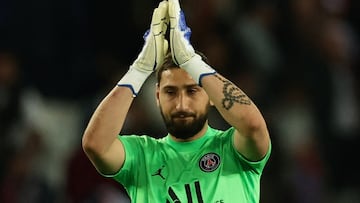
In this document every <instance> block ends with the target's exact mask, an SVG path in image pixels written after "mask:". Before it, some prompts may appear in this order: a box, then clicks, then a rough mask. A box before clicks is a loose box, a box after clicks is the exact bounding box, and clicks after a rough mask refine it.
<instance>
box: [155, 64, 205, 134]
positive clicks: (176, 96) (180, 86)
mask: <svg viewBox="0 0 360 203" xmlns="http://www.w3.org/2000/svg"><path fill="white" fill-rule="evenodd" d="M156 94H157V104H158V106H159V107H160V112H161V115H162V117H163V119H164V122H165V126H166V128H167V130H168V132H169V133H170V134H171V135H173V136H174V137H176V138H179V139H187V138H190V137H192V136H194V135H195V134H196V133H198V132H199V131H200V130H201V129H202V128H203V127H204V124H205V123H206V121H207V114H208V110H209V107H210V101H209V97H208V95H207V94H206V92H205V90H204V89H203V88H201V87H200V86H199V85H197V83H196V82H195V81H194V80H193V79H192V78H191V76H190V75H189V74H188V73H187V72H186V71H184V70H182V69H180V68H174V69H169V70H166V71H164V72H163V73H162V78H161V81H160V83H159V84H158V87H157V91H156Z"/></svg>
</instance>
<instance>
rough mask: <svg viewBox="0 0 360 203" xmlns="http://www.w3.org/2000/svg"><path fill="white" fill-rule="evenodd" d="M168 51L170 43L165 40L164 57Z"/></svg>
mask: <svg viewBox="0 0 360 203" xmlns="http://www.w3.org/2000/svg"><path fill="white" fill-rule="evenodd" d="M168 50H169V42H168V41H167V40H166V39H164V55H166V54H167V52H168Z"/></svg>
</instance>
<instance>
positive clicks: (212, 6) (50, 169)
mask: <svg viewBox="0 0 360 203" xmlns="http://www.w3.org/2000/svg"><path fill="white" fill-rule="evenodd" d="M181 3H182V7H183V10H184V11H185V13H186V16H187V22H188V24H189V26H190V27H191V28H192V31H193V34H192V38H191V40H192V43H193V45H194V47H195V48H197V49H198V50H200V51H202V52H204V53H205V54H206V55H207V56H208V58H209V59H210V62H211V65H212V66H213V67H214V68H215V69H217V70H218V71H219V72H220V73H222V74H223V75H224V76H226V77H228V78H229V79H231V80H232V81H233V82H234V83H236V84H237V85H239V86H240V87H241V88H242V89H243V90H244V91H245V92H247V93H248V95H249V96H250V97H251V98H252V99H253V100H254V102H255V103H256V104H257V105H258V106H259V108H260V109H261V111H262V112H263V114H264V117H265V119H266V120H267V123H268V126H269V130H270V133H271V137H272V142H273V153H272V157H271V159H270V161H269V164H268V165H267V167H266V169H265V171H264V174H263V178H262V186H261V187H262V188H261V191H262V192H261V202H263V203H265V202H266V203H289V202H291V203H322V202H326V203H355V202H360V178H359V177H360V174H359V171H360V170H359V169H360V167H359V164H358V160H359V148H358V147H359V144H360V135H359V130H360V129H359V126H360V125H359V121H360V110H359V108H360V100H359V99H360V97H359V96H360V95H359V93H360V91H359V89H360V87H359V85H360V78H359V75H360V74H359V32H360V31H359V22H360V19H359V16H360V15H359V13H358V12H359V11H360V10H359V1H355V0H196V1H194V0H193V1H190V0H183V1H182V2H181ZM157 4H158V1H154V0H153V1H145V0H132V1H114V0H101V1H95V0H87V1H85V0H61V1H60V0H52V1H47V0H32V1H27V0H1V1H0V202H4V203H13V202H14V203H15V202H16V203H18V202H27V203H32V202H34V203H35V202H36V203H42V202H44V203H45V202H46V203H51V202H54V203H58V202H59V203H60V202H69V203H81V202H91V203H100V202H101V203H110V202H111V203H113V202H128V200H127V197H126V195H125V193H124V192H123V188H122V187H121V186H120V185H119V184H117V183H115V182H114V181H112V180H107V179H105V178H103V177H101V176H100V175H99V174H98V173H97V172H96V171H95V169H94V168H93V167H92V165H91V164H90V162H89V161H88V160H87V159H86V157H85V155H84V153H83V151H82V149H81V137H82V132H83V130H84V128H85V126H86V124H87V122H88V120H89V118H90V116H91V113H92V112H93V110H94V108H95V107H96V105H97V104H98V102H99V101H100V99H101V98H102V97H103V96H105V95H106V93H107V92H108V91H109V90H110V88H112V87H113V86H114V85H115V84H116V82H117V81H118V80H119V79H120V78H121V76H122V74H123V73H124V72H125V71H126V70H127V68H128V65H129V64H130V63H131V62H132V61H133V60H134V59H135V57H136V56H137V54H138V52H139V50H140V49H141V46H142V44H143V40H142V35H143V33H144V31H145V30H146V29H147V28H148V25H149V23H150V18H151V13H152V9H153V8H154V7H155V6H156V5H157ZM153 93H154V78H150V79H149V80H148V81H147V82H146V83H145V86H144V87H143V89H142V92H141V94H140V96H139V97H138V98H137V99H136V100H135V103H134V105H133V108H132V109H131V111H130V116H129V117H128V119H127V121H126V122H127V126H126V129H124V133H139V134H149V135H151V136H154V137H162V136H164V135H165V129H164V126H163V125H162V120H161V117H160V115H159V113H158V110H157V107H156V105H155V98H154V94H153ZM210 123H211V124H212V125H213V126H215V127H218V128H226V127H227V124H226V123H225V122H224V121H223V120H222V119H221V117H219V115H218V114H217V112H216V111H212V112H211V113H210Z"/></svg>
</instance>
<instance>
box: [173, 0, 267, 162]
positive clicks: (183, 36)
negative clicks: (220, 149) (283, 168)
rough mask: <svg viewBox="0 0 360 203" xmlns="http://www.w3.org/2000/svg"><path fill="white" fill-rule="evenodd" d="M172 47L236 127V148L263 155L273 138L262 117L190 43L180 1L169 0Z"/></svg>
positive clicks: (253, 155)
mask: <svg viewBox="0 0 360 203" xmlns="http://www.w3.org/2000/svg"><path fill="white" fill-rule="evenodd" d="M169 16H170V45H171V46H170V47H171V52H172V56H173V60H174V62H175V63H176V64H177V65H179V66H180V67H181V68H183V69H184V70H186V71H187V72H188V73H189V74H190V75H191V76H192V77H193V78H194V80H195V81H197V82H198V83H199V84H200V85H201V86H202V87H203V88H204V89H205V91H206V92H207V94H208V95H209V97H210V100H211V101H212V102H213V103H214V104H215V106H216V108H217V109H218V111H219V112H220V114H221V115H222V116H223V118H224V119H225V120H226V121H227V122H228V123H229V124H230V125H231V126H233V127H234V128H235V129H236V131H235V134H234V145H235V148H236V150H237V151H238V152H239V153H241V154H242V155H243V156H245V157H246V158H247V159H249V160H252V161H257V160H260V159H261V158H263V157H264V156H265V154H266V152H267V150H268V148H269V144H270V138H269V133H268V130H267V127H266V123H265V121H264V118H263V116H262V115H261V113H260V111H259V109H258V108H257V107H256V106H255V104H254V103H253V102H252V101H251V99H250V98H248V96H247V95H246V94H245V93H244V92H243V91H242V90H241V89H240V88H239V87H237V86H236V85H235V84H233V83H232V82H231V81H229V80H228V79H226V78H224V77H223V76H221V75H220V74H218V73H216V71H215V70H214V69H213V68H211V67H210V66H209V65H208V64H206V63H205V62H204V61H203V60H202V58H201V56H200V55H198V54H196V53H195V51H194V49H193V47H192V45H191V44H190V40H189V38H190V35H191V30H190V28H189V27H188V26H187V25H186V22H185V16H184V13H183V12H182V11H181V8H180V5H179V0H169Z"/></svg>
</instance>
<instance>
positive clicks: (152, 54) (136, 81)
mask: <svg viewBox="0 0 360 203" xmlns="http://www.w3.org/2000/svg"><path fill="white" fill-rule="evenodd" d="M168 24H169V17H168V2H167V1H165V0H164V1H162V2H160V3H159V6H158V7H157V8H155V9H154V11H153V15H152V20H151V26H150V29H148V30H147V31H146V32H145V34H144V36H143V38H144V41H145V43H144V46H143V47H142V50H141V52H140V54H139V55H138V57H137V58H136V59H135V61H134V62H133V64H132V65H130V68H129V70H128V72H127V73H126V74H125V75H124V76H123V77H122V78H121V80H120V81H119V82H118V84H117V85H118V86H126V87H129V88H130V89H131V90H132V92H133V96H134V97H136V96H137V95H138V93H139V91H140V88H141V86H142V85H143V84H144V82H145V80H146V79H147V78H148V77H149V76H150V75H151V73H152V72H154V71H155V70H156V69H157V68H159V67H160V66H161V65H162V63H163V61H164V57H165V54H166V53H167V50H168V41H167V40H166V39H165V33H166V30H167V26H168Z"/></svg>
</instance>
